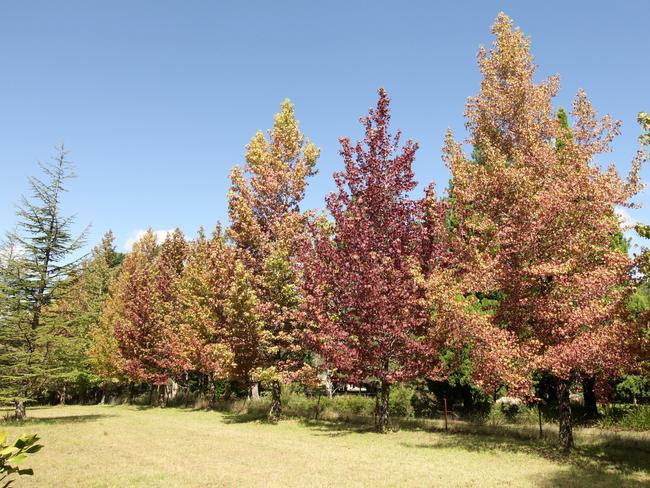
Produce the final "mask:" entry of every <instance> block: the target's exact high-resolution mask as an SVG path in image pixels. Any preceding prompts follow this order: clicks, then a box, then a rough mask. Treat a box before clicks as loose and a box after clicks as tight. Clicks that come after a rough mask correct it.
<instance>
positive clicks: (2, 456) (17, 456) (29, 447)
mask: <svg viewBox="0 0 650 488" xmlns="http://www.w3.org/2000/svg"><path fill="white" fill-rule="evenodd" d="M6 440H7V433H6V432H0V483H3V485H2V486H3V487H7V486H9V485H10V484H12V483H13V482H14V480H8V479H7V478H8V477H9V476H11V475H12V474H18V476H23V475H29V476H31V475H33V474H34V471H33V470H32V469H31V468H19V467H18V465H19V464H22V463H23V462H24V461H25V460H26V459H27V457H28V454H34V453H35V452H38V451H40V450H41V449H42V447H43V446H42V445H41V444H37V443H36V442H37V441H38V440H39V437H38V436H37V435H36V434H25V435H21V436H20V437H19V438H18V439H16V441H15V442H14V443H13V444H12V445H10V446H9V445H6V444H5V442H6Z"/></svg>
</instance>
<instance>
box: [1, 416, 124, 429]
mask: <svg viewBox="0 0 650 488" xmlns="http://www.w3.org/2000/svg"><path fill="white" fill-rule="evenodd" d="M109 417H115V415H110V414H89V415H60V416H52V417H27V418H26V419H25V420H15V419H7V420H3V421H2V422H0V427H2V426H5V425H6V426H11V427H16V426H23V425H42V424H45V425H59V424H80V423H84V422H94V421H96V420H100V419H103V418H109Z"/></svg>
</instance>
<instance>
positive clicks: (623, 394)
mask: <svg viewBox="0 0 650 488" xmlns="http://www.w3.org/2000/svg"><path fill="white" fill-rule="evenodd" d="M616 396H617V397H618V398H619V399H621V400H622V401H624V402H632V403H637V402H642V403H644V402H650V378H648V377H647V376H639V375H632V374H630V375H627V376H625V378H624V379H623V381H621V382H620V383H618V384H617V385H616Z"/></svg>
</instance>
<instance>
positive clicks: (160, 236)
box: [124, 229, 174, 252]
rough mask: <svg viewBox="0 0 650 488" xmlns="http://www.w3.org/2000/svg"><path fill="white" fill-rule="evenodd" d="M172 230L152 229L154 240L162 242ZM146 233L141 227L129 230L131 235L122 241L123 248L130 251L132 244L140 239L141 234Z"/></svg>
mask: <svg viewBox="0 0 650 488" xmlns="http://www.w3.org/2000/svg"><path fill="white" fill-rule="evenodd" d="M172 232H174V229H168V230H154V233H155V234H156V242H157V243H158V244H162V242H163V241H164V240H165V238H166V237H167V236H168V235H169V234H171V233H172ZM146 233H147V231H146V230H142V229H138V230H134V231H133V232H131V235H130V236H129V238H128V239H127V240H126V242H125V243H124V250H125V251H127V252H130V251H131V249H133V244H135V243H136V242H138V241H139V240H140V239H142V236H144V235H145V234H146Z"/></svg>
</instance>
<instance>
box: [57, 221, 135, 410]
mask: <svg viewBox="0 0 650 488" xmlns="http://www.w3.org/2000/svg"><path fill="white" fill-rule="evenodd" d="M123 258H124V255H123V254H121V253H119V252H117V251H116V250H115V245H114V237H113V233H112V232H111V231H110V230H109V231H108V232H107V233H106V234H105V235H104V237H103V239H102V242H101V243H100V244H99V245H97V246H95V247H94V248H93V249H92V251H91V254H90V257H89V258H87V259H84V261H83V262H82V263H81V267H80V269H79V270H78V271H77V272H75V273H73V274H71V275H69V276H68V277H67V278H66V280H65V283H63V284H62V285H61V286H62V288H63V289H65V290H66V293H65V295H64V296H62V297H61V299H60V300H57V301H55V302H54V303H53V304H52V305H50V306H49V307H48V309H47V313H48V315H50V316H51V317H52V320H51V321H50V323H49V324H48V330H47V334H46V337H47V345H46V347H47V349H48V350H49V351H50V354H49V359H48V364H50V370H51V371H52V373H51V374H50V375H49V378H48V383H50V384H51V385H52V387H54V388H55V389H56V390H57V391H59V397H60V400H61V402H62V403H65V400H66V389H67V387H68V386H70V385H72V386H76V387H77V388H78V389H80V391H78V393H79V394H80V395H81V396H82V397H84V396H85V394H86V393H87V390H88V388H89V387H91V386H96V385H98V384H100V383H101V382H102V381H103V379H102V377H101V376H98V374H97V373H98V371H95V370H94V369H93V365H92V362H91V361H90V356H89V351H90V350H91V347H92V346H93V339H94V337H95V336H96V335H97V330H96V329H97V328H98V327H99V324H100V317H101V314H102V310H103V308H104V304H105V303H106V300H107V299H108V296H109V285H110V283H111V281H112V280H113V279H115V277H116V276H117V273H118V271H119V266H120V264H121V263H122V260H123Z"/></svg>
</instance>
